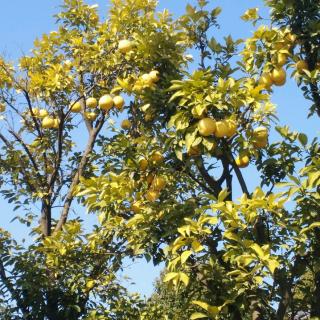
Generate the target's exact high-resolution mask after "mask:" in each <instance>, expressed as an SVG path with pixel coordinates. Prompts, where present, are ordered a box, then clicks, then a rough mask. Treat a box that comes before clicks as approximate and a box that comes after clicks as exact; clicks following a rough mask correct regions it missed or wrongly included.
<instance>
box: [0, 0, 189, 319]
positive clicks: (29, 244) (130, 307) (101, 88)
mask: <svg viewBox="0 0 320 320" xmlns="http://www.w3.org/2000/svg"><path fill="white" fill-rule="evenodd" d="M155 7H156V3H155V1H148V2H147V3H145V1H120V0H115V1H112V5H111V8H110V12H109V15H108V18H107V19H100V18H99V16H98V11H97V7H96V6H89V5H87V4H85V3H84V2H83V1H81V0H66V1H64V2H63V5H62V6H61V12H60V13H58V14H57V15H56V20H57V29H56V31H52V32H50V33H49V34H44V35H43V36H42V37H41V38H39V39H37V40H35V43H34V48H33V50H32V51H31V53H30V55H28V56H22V57H21V58H20V59H19V63H18V64H17V65H14V64H13V63H10V61H7V60H6V59H5V58H4V57H1V59H0V79H1V80H0V109H1V133H0V140H1V156H0V158H1V159H0V163H1V187H2V188H1V193H2V196H3V197H4V198H5V199H7V201H8V202H9V203H12V204H14V210H16V211H17V212H18V215H17V217H16V219H18V220H19V221H20V222H21V223H23V224H25V226H26V227H27V229H26V230H27V232H26V235H25V237H27V240H26V242H25V243H17V242H16V241H15V239H14V238H13V237H12V236H11V235H10V234H9V233H8V232H7V231H5V230H3V229H1V232H0V239H1V240H0V280H1V282H0V290H1V298H0V304H1V318H3V319H80V318H82V319H84V318H86V319H100V318H101V319H102V318H103V319H105V318H108V319H114V318H115V319H122V318H123V319H132V318H137V317H138V314H139V312H140V311H139V309H140V305H141V303H142V301H141V300H140V298H139V297H138V296H136V295H131V294H129V293H128V292H127V291H126V289H125V288H124V287H123V286H122V285H121V284H120V282H119V281H118V279H117V276H116V274H117V272H118V271H119V270H120V269H121V268H122V259H123V257H125V256H127V255H128V254H129V253H128V248H127V247H126V246H125V245H124V244H125V241H126V240H124V239H120V238H119V237H117V235H116V234H115V233H114V232H113V231H111V230H108V229H107V228H105V226H104V225H99V226H98V225H92V224H91V225H90V224H88V223H86V222H84V221H83V219H82V218H80V216H79V214H78V211H79V210H81V206H79V203H80V202H81V197H78V198H77V202H78V204H76V203H75V195H76V192H77V188H78V186H79V183H80V180H81V179H85V178H90V177H92V176H95V175H96V174H95V172H99V173H104V174H110V177H112V179H115V181H121V180H120V179H119V178H118V175H117V171H118V169H117V167H116V166H114V162H113V161H111V160H110V159H114V158H118V154H119V152H122V149H123V148H125V147H127V145H128V142H127V141H126V140H125V139H124V137H125V134H124V133H125V132H127V130H128V129H130V128H131V127H132V128H133V129H132V130H136V129H134V126H135V123H134V122H132V123H131V122H130V121H129V120H128V119H125V118H126V116H125V113H126V111H125V110H126V109H127V108H128V107H129V106H130V108H131V109H132V110H134V108H135V105H134V104H133V103H130V102H129V101H127V102H125V92H124V91H123V90H122V88H126V89H127V90H129V88H131V90H133V91H134V92H141V91H143V90H145V89H147V88H149V89H150V90H152V88H154V87H156V86H157V84H156V83H157V82H159V88H161V87H162V86H163V85H162V84H161V82H164V83H169V82H170V80H171V78H172V79H173V78H176V73H177V71H176V70H177V69H178V68H179V67H180V66H181V65H182V64H185V60H184V57H183V52H184V48H185V47H186V46H187V45H188V41H187V40H188V39H187V37H186V36H185V35H184V33H181V32H180V29H179V26H178V24H177V23H176V22H175V21H173V20H172V19H171V17H170V15H169V14H168V12H166V11H164V12H163V13H161V14H159V15H156V14H155ZM146 33H147V34H149V38H148V39H146V38H145V36H144V35H145V34H146ZM179 42H181V44H180V46H177V45H176V44H177V43H179ZM157 70H162V72H165V73H166V77H165V80H163V81H161V82H160V79H159V72H158V71H157ZM132 84H134V87H133V85H132ZM150 110H151V109H150ZM148 115H149V118H150V117H151V114H150V112H149V113H148ZM140 116H141V115H140ZM112 119H114V120H112ZM117 119H120V120H123V121H122V123H121V127H119V125H118V123H116V122H115V121H118V120H117ZM112 141H114V145H118V147H115V148H109V147H108V146H110V143H113V142H112ZM117 150H118V151H117ZM119 157H120V156H119ZM120 178H121V177H120ZM103 183H104V180H101V182H100V185H101V186H102V185H103ZM114 185H116V182H114ZM133 188H134V185H133V183H132V182H130V181H129V182H128V180H127V181H125V182H124V181H123V184H122V185H121V188H120V187H117V188H114V189H113V190H112V192H113V193H110V194H108V192H106V193H105V194H106V195H108V196H110V197H113V196H117V197H121V198H123V197H125V196H126V194H127V193H128V192H129V191H130V190H132V189H133ZM104 190H107V189H106V188H104V187H102V189H101V190H100V192H101V193H102V192H103V191H104ZM109 204H111V202H109ZM124 216H125V214H124ZM28 233H29V235H28ZM129 251H130V252H131V250H129Z"/></svg>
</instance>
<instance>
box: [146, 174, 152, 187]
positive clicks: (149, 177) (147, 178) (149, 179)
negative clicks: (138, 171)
mask: <svg viewBox="0 0 320 320" xmlns="http://www.w3.org/2000/svg"><path fill="white" fill-rule="evenodd" d="M153 179H154V175H153V174H152V173H149V174H148V175H147V177H146V180H147V183H148V184H151V183H152V181H153Z"/></svg>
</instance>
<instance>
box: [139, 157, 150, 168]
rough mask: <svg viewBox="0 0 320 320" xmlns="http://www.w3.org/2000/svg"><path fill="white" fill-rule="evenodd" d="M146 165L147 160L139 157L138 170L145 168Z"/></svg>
mask: <svg viewBox="0 0 320 320" xmlns="http://www.w3.org/2000/svg"><path fill="white" fill-rule="evenodd" d="M148 165H149V163H148V160H147V159H144V158H141V159H140V160H139V167H140V170H142V171H145V170H147V168H148Z"/></svg>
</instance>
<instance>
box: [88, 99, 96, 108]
mask: <svg viewBox="0 0 320 320" xmlns="http://www.w3.org/2000/svg"><path fill="white" fill-rule="evenodd" d="M86 106H87V108H90V109H94V108H96V107H97V106H98V101H97V99H96V98H93V97H91V98H88V99H87V100H86Z"/></svg>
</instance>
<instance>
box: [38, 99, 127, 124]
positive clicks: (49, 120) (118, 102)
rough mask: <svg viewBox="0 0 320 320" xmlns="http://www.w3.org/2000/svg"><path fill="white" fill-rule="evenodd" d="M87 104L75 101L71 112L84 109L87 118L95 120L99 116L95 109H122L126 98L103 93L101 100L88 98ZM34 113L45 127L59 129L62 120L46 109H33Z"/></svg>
mask: <svg viewBox="0 0 320 320" xmlns="http://www.w3.org/2000/svg"><path fill="white" fill-rule="evenodd" d="M85 106H86V108H84V107H83V103H82V101H80V100H79V101H76V102H73V103H71V106H70V112H73V113H80V112H82V111H83V116H84V118H85V119H87V120H89V121H94V120H95V119H96V118H97V116H98V113H97V112H95V110H94V109H96V108H97V107H99V108H100V109H101V110H103V111H105V112H107V111H109V110H110V109H111V108H112V107H113V106H114V107H115V108H116V109H117V110H119V111H121V110H122V108H123V106H124V99H123V98H122V97H121V96H115V97H112V96H111V95H109V94H106V95H103V96H102V97H101V98H100V99H99V101H98V100H97V99H96V98H94V97H90V98H87V99H86V101H85ZM33 115H34V116H35V117H38V118H41V119H42V122H41V124H42V127H43V128H45V129H57V128H58V127H59V122H60V120H59V119H58V118H55V117H52V116H51V115H49V113H48V111H47V110H45V109H33Z"/></svg>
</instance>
